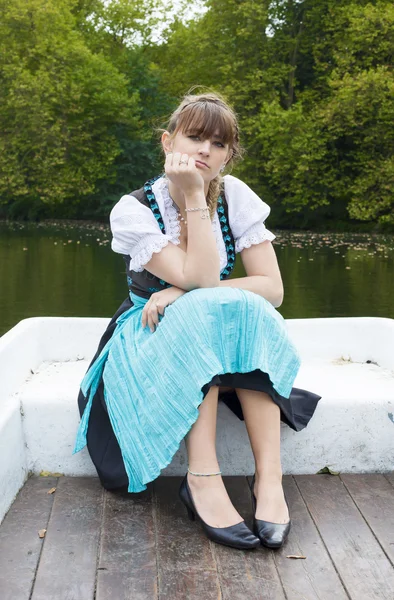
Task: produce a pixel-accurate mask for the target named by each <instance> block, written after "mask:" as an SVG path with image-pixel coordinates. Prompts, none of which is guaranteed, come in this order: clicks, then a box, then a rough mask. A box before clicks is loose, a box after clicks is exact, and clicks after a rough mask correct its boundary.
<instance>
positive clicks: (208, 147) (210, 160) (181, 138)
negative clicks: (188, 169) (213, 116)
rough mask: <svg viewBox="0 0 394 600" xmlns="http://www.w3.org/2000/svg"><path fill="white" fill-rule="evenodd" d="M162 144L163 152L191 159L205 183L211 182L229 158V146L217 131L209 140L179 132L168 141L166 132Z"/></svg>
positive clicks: (168, 135)
mask: <svg viewBox="0 0 394 600" xmlns="http://www.w3.org/2000/svg"><path fill="white" fill-rule="evenodd" d="M162 143H163V148H164V151H165V152H174V153H175V152H180V153H181V154H188V156H191V157H193V158H194V160H195V161H196V167H197V168H198V169H199V171H200V173H201V175H202V177H203V179H204V181H205V182H209V181H212V179H214V178H215V177H216V176H217V175H218V174H219V172H220V169H221V167H222V166H223V165H225V164H226V163H227V161H228V159H229V158H230V152H231V151H230V148H229V145H228V144H224V143H223V141H222V140H221V139H220V136H219V131H216V132H215V133H214V135H213V136H212V137H211V138H210V139H203V138H202V137H201V136H199V135H192V134H191V133H189V134H188V133H183V132H181V131H178V133H177V134H176V136H175V137H174V138H173V139H170V134H169V133H168V132H167V131H166V132H164V133H163V136H162Z"/></svg>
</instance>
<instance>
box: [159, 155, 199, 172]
mask: <svg viewBox="0 0 394 600" xmlns="http://www.w3.org/2000/svg"><path fill="white" fill-rule="evenodd" d="M191 161H192V159H191V157H189V155H188V154H181V153H180V152H174V153H172V152H169V153H168V154H167V155H166V161H165V166H166V168H167V167H169V168H171V167H172V168H173V169H175V170H178V169H182V168H183V169H184V168H185V167H188V166H190V164H191Z"/></svg>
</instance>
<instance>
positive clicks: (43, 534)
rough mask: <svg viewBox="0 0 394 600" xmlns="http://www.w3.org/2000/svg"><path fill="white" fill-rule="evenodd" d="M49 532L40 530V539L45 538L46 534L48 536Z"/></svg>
mask: <svg viewBox="0 0 394 600" xmlns="http://www.w3.org/2000/svg"><path fill="white" fill-rule="evenodd" d="M46 532H47V530H46V529H40V531H39V532H38V537H39V538H44V537H45V534H46Z"/></svg>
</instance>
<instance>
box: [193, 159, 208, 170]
mask: <svg viewBox="0 0 394 600" xmlns="http://www.w3.org/2000/svg"><path fill="white" fill-rule="evenodd" d="M196 167H204V169H209V167H208V165H207V164H206V163H205V162H202V161H201V160H196Z"/></svg>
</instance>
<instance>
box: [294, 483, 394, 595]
mask: <svg viewBox="0 0 394 600" xmlns="http://www.w3.org/2000/svg"><path fill="white" fill-rule="evenodd" d="M295 479H296V482H297V485H298V487H299V488H300V490H301V494H302V496H303V498H304V501H305V502H306V504H307V506H308V509H309V511H310V512H311V515H312V517H313V520H314V521H315V524H316V525H317V527H318V529H319V531H320V534H321V536H322V538H323V541H324V543H325V545H326V547H327V549H328V551H329V553H330V556H331V559H332V561H333V562H334V564H335V567H336V569H337V571H338V573H339V575H340V577H341V579H342V582H343V583H344V585H345V587H346V590H347V593H348V594H349V596H350V597H351V598H352V599H354V600H360V599H361V598H365V599H368V600H375V599H376V600H385V599H387V600H392V598H393V597H394V572H393V569H392V566H391V564H390V562H389V560H388V559H387V558H386V556H385V554H384V552H383V550H382V549H381V547H380V545H379V544H378V542H377V541H376V539H375V537H374V535H373V533H372V532H371V530H370V528H369V527H368V525H367V524H366V522H365V520H364V519H363V517H362V515H361V514H360V512H359V510H358V509H357V507H356V506H355V504H354V502H353V500H352V498H351V496H350V495H349V494H348V492H347V490H346V488H345V486H344V484H343V482H342V481H341V479H340V478H339V477H336V476H332V475H299V476H296V477H295Z"/></svg>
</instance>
